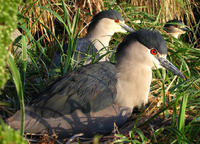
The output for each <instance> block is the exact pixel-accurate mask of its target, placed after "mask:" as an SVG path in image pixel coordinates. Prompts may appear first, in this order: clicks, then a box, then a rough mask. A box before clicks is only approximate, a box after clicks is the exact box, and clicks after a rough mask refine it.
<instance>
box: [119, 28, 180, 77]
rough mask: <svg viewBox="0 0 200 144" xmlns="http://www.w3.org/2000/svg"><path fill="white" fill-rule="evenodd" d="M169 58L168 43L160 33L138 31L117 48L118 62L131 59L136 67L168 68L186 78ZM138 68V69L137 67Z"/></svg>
mask: <svg viewBox="0 0 200 144" xmlns="http://www.w3.org/2000/svg"><path fill="white" fill-rule="evenodd" d="M166 57H167V46H166V42H165V40H164V39H163V37H162V36H161V34H160V33H159V32H158V31H152V30H145V29H142V30H138V31H136V32H133V33H131V34H129V35H128V36H127V37H126V38H125V39H124V40H123V42H122V43H120V45H119V46H118V48H117V52H116V60H117V62H118V63H120V61H122V60H124V59H127V58H129V59H130V60H132V61H134V62H133V63H134V65H137V66H141V67H147V68H151V69H156V68H166V69H168V70H170V71H171V72H172V73H174V74H176V75H178V76H180V77H182V78H184V75H183V74H182V73H181V72H180V71H179V69H178V68H177V67H175V66H174V65H173V64H172V63H171V62H170V61H168V60H167V59H166ZM136 68H137V67H136Z"/></svg>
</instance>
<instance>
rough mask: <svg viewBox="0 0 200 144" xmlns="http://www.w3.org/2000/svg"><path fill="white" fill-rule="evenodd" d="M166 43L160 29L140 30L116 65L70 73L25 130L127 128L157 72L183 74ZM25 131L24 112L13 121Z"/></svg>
mask: <svg viewBox="0 0 200 144" xmlns="http://www.w3.org/2000/svg"><path fill="white" fill-rule="evenodd" d="M166 56H167V47H166V44H165V40H164V39H163V37H162V36H161V35H160V33H159V32H157V31H150V30H139V31H136V32H133V33H131V34H129V35H128V36H127V37H126V38H125V39H124V40H123V42H122V43H120V44H119V46H118V48H117V52H116V64H115V65H114V64H111V63H109V62H106V61H105V62H99V63H96V64H89V65H86V66H83V67H80V68H78V69H76V70H74V71H72V72H69V73H67V74H66V75H65V76H64V77H63V78H61V79H59V80H57V81H56V82H55V83H54V84H52V85H51V86H50V87H49V88H48V89H47V90H46V91H45V92H44V93H43V94H42V95H41V96H40V97H39V98H38V99H37V100H36V101H35V102H34V104H33V105H31V106H30V107H26V115H25V131H26V132H31V133H41V132H42V131H47V132H49V133H53V132H55V133H56V134H57V135H59V136H64V137H68V136H71V135H74V134H77V133H84V136H87V137H90V136H93V135H94V134H97V133H101V134H106V133H109V132H111V131H112V130H113V123H114V122H115V123H116V124H117V126H121V125H122V124H124V123H125V122H126V120H127V118H128V117H130V116H131V113H132V110H133V108H134V107H136V106H141V105H142V104H146V103H147V102H148V95H149V90H150V84H151V80H152V70H153V69H155V68H166V69H168V70H170V71H171V72H173V73H174V74H176V75H178V76H180V77H184V76H183V74H182V73H181V72H180V71H179V70H178V68H176V67H175V66H174V65H173V64H172V63H170V62H169V61H168V60H167V59H166ZM7 122H8V124H9V125H10V126H11V127H13V128H15V129H19V128H20V111H18V112H17V113H16V114H15V115H14V116H12V117H11V118H9V119H8V120H7Z"/></svg>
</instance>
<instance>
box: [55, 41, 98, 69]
mask: <svg viewBox="0 0 200 144" xmlns="http://www.w3.org/2000/svg"><path fill="white" fill-rule="evenodd" d="M76 44H77V47H76V49H75V51H74V60H75V61H76V62H78V63H80V62H85V61H91V59H97V58H98V57H99V54H98V51H97V49H96V48H95V46H94V45H93V44H92V42H91V41H89V40H88V39H86V38H81V39H77V43H76ZM63 50H64V53H67V50H68V43H67V44H65V45H64V46H63ZM60 58H61V54H60V52H56V54H55V56H54V58H53V62H54V64H55V65H56V66H59V65H60V60H61V59H60Z"/></svg>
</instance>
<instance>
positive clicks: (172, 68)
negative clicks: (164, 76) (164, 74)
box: [158, 57, 185, 78]
mask: <svg viewBox="0 0 200 144" xmlns="http://www.w3.org/2000/svg"><path fill="white" fill-rule="evenodd" d="M158 60H159V62H160V64H161V66H163V67H164V68H166V69H168V70H170V71H171V72H172V73H174V74H175V75H178V76H180V77H181V78H185V76H184V75H183V74H182V73H181V72H180V71H179V69H178V68H177V67H175V66H174V65H173V64H172V63H171V62H170V61H168V60H167V59H165V58H162V57H159V58H158Z"/></svg>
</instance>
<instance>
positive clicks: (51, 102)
mask: <svg viewBox="0 0 200 144" xmlns="http://www.w3.org/2000/svg"><path fill="white" fill-rule="evenodd" d="M116 83H117V78H116V69H115V66H114V65H113V64H111V63H108V62H100V63H98V64H93V65H86V66H83V67H81V68H79V69H77V70H74V71H72V72H69V73H68V74H67V75H65V76H64V77H63V78H61V79H60V80H58V81H56V82H55V83H54V84H52V85H51V86H50V87H49V88H47V90H46V91H45V92H44V94H43V95H41V96H40V97H39V98H38V100H36V101H35V103H34V104H33V105H34V106H36V107H37V108H39V107H40V108H42V110H41V111H40V114H41V115H42V116H43V117H56V116H59V114H70V113H72V112H73V111H74V110H76V109H80V110H81V111H83V112H84V113H88V112H91V111H93V112H96V111H99V110H101V109H103V108H105V107H107V106H110V105H111V104H112V103H113V100H114V98H115V96H116ZM47 109H48V110H47ZM51 110H52V111H51ZM56 112H58V113H59V114H57V113H56Z"/></svg>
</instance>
